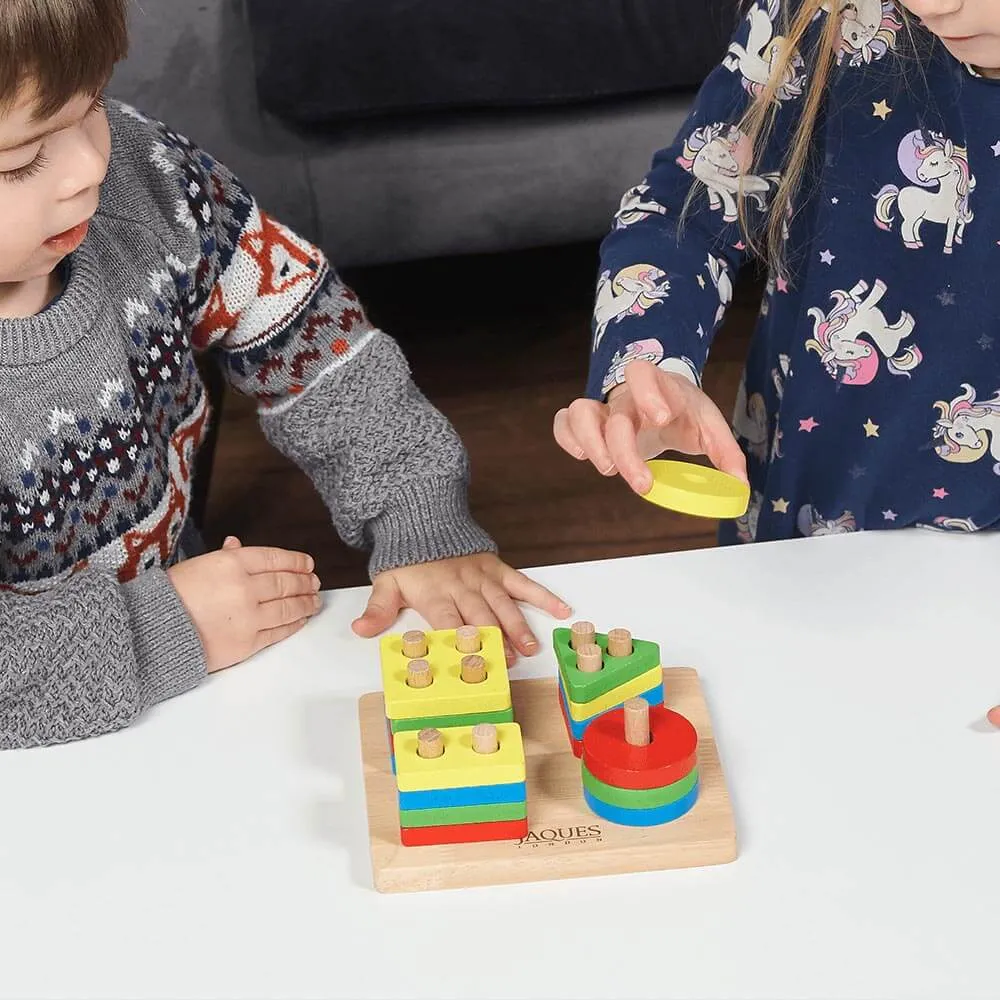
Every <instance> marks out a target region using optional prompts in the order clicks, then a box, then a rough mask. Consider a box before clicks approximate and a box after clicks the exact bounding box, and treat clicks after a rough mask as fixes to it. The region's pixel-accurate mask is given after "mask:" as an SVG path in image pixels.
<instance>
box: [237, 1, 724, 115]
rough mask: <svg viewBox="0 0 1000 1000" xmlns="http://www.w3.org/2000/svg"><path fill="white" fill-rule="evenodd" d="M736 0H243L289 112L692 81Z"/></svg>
mask: <svg viewBox="0 0 1000 1000" xmlns="http://www.w3.org/2000/svg"><path fill="white" fill-rule="evenodd" d="M736 6H737V0H247V10H248V14H249V17H250V25H251V30H252V33H253V37H254V51H255V62H256V71H257V86H258V95H259V98H260V101H261V103H262V105H263V106H264V107H266V108H267V109H268V110H270V111H272V112H274V113H275V114H277V115H279V116H281V117H283V118H286V119H288V120H291V121H296V122H300V123H304V124H322V123H330V122H335V121H338V120H343V119H345V118H357V117H365V116H372V115H379V114H392V113H409V112H414V111H440V110H455V109H460V108H475V107H505V108H512V107H528V106H532V105H553V104H567V103H575V102H580V101H588V100H595V99H600V98H606V97H621V96H626V95H631V94H642V93H657V92H664V91H669V90H672V89H678V88H690V87H695V86H697V85H698V84H699V83H700V82H701V81H702V79H703V78H704V76H705V75H706V73H707V72H708V71H709V70H710V69H711V67H712V66H713V65H714V64H715V63H716V62H717V61H718V59H719V58H720V56H721V54H722V53H723V51H724V50H725V46H726V43H727V41H728V39H729V37H730V35H731V32H732V29H733V26H734V24H735V19H736Z"/></svg>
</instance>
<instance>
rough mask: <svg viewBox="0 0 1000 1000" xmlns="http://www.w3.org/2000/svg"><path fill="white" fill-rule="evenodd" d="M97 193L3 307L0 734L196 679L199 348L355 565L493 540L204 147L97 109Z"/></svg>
mask: <svg viewBox="0 0 1000 1000" xmlns="http://www.w3.org/2000/svg"><path fill="white" fill-rule="evenodd" d="M108 117H109V120H110V124H111V131H112V156H111V163H110V166H109V170H108V175H107V178H106V180H105V182H104V185H103V187H102V191H101V201H100V208H99V210H98V212H97V215H96V216H95V218H94V219H93V221H92V223H91V227H90V232H89V234H88V236H87V239H86V241H85V242H84V244H83V246H82V247H80V249H79V250H77V251H76V252H75V253H74V254H73V255H72V256H71V257H70V258H69V263H68V268H67V279H66V287H65V290H64V292H63V293H62V295H61V296H60V297H59V298H58V299H57V300H55V301H54V302H53V303H52V304H51V305H50V306H49V307H48V308H47V309H46V310H44V311H43V312H42V313H40V314H39V315H37V316H33V317H31V318H29V319H22V320H0V391H2V394H3V400H4V403H3V407H2V408H0V747H5V748H7V747H16V746H29V745H38V744H44V743H52V742H58V741H65V740H71V739H77V738H81V737H86V736H90V735H95V734H99V733H102V732H107V731H110V730H114V729H117V728H120V727H123V726H125V725H128V724H129V723H130V722H132V721H133V720H134V719H135V718H136V717H137V716H138V715H139V714H140V713H141V712H142V711H143V710H144V709H146V708H148V707H149V706H151V705H153V704H155V703H156V702H158V701H160V700H162V699H164V698H168V697H170V696H172V695H175V694H178V693H180V692H182V691H184V690H186V689H189V688H191V687H192V686H193V685H195V684H197V683H198V681H199V680H200V679H201V678H202V677H203V676H204V673H205V663H204V657H203V652H202V648H201V644H200V641H199V639H198V636H197V633H196V631H195V629H194V627H193V625H192V623H191V620H190V618H189V617H188V615H187V613H186V611H185V609H184V607H183V605H182V604H181V602H180V600H179V598H178V596H177V593H176V592H175V591H174V589H173V587H172V586H171V584H170V582H169V579H168V577H167V574H166V572H165V569H166V568H167V567H169V566H170V564H171V563H172V562H174V561H175V560H176V559H178V558H179V557H180V549H179V542H180V538H181V534H182V531H183V530H184V528H185V524H186V520H187V515H188V505H189V498H190V495H191V479H192V471H193V459H194V456H195V453H196V451H197V449H198V446H199V444H200V442H201V441H202V439H203V437H204V435H205V431H206V426H207V422H208V419H209V412H208V403H207V399H206V392H205V389H204V386H203V384H202V382H201V380H200V379H199V376H198V371H197V367H196V364H195V354H196V352H201V351H208V350H212V351H213V353H214V355H215V356H216V357H217V359H218V363H219V364H221V365H222V367H223V369H224V371H225V373H226V375H227V377H228V381H229V383H230V384H231V385H232V387H233V388H235V389H236V390H238V391H240V392H243V393H246V394H249V395H251V396H253V397H254V398H255V399H256V400H257V401H258V403H259V409H260V419H261V424H262V427H263V430H264V432H265V434H266V436H267V438H268V439H269V440H270V442H271V443H272V444H274V445H275V446H276V447H278V448H280V449H281V450H282V451H283V452H284V453H285V454H286V455H288V456H289V457H290V458H292V459H293V460H294V461H295V462H296V463H297V464H299V465H300V466H301V467H302V468H303V469H304V470H305V471H306V472H307V473H308V474H309V475H310V476H311V478H312V480H313V482H314V483H315V485H316V487H317V489H318V490H319V491H320V493H321V494H322V496H323V498H324V500H325V501H326V503H327V505H328V506H329V508H330V510H331V513H332V516H333V520H334V524H335V526H336V528H337V530H338V532H339V533H340V535H341V536H342V537H343V538H344V539H345V540H346V541H347V542H348V543H350V544H353V545H356V546H368V547H370V548H371V550H372V557H371V563H370V569H371V572H372V573H373V574H374V573H378V572H380V571H382V570H385V569H388V568H392V567H397V566H401V565H405V564H411V563H415V562H423V561H428V560H433V559H439V558H445V557H450V556H458V555H465V554H471V553H474V552H481V551H488V550H492V549H493V543H492V542H491V540H490V539H489V537H488V536H487V535H486V534H485V533H484V532H483V531H482V530H481V529H480V528H479V527H477V525H476V524H475V523H474V522H473V521H472V520H471V518H470V515H469V512H468V507H467V497H466V491H467V476H468V473H467V459H466V455H465V452H464V449H463V447H462V445H461V443H460V441H459V440H458V438H457V436H456V435H455V433H454V431H453V430H452V428H451V427H450V425H449V424H448V423H447V421H446V420H445V419H444V417H443V416H442V415H441V414H440V413H438V412H437V411H436V410H435V409H434V408H433V407H431V405H430V404H429V403H428V402H427V400H426V399H424V397H423V396H422V395H421V394H420V393H419V392H418V390H417V389H416V388H415V386H414V385H413V382H412V380H411V378H410V374H409V370H408V368H407V365H406V362H405V360H404V358H403V357H402V355H401V352H400V351H399V349H398V347H397V346H396V344H395V343H394V342H393V341H392V340H391V339H390V338H389V337H387V336H386V335H385V334H383V333H381V332H380V331H378V330H376V329H373V328H372V326H371V325H370V324H369V322H368V320H367V319H366V316H365V314H364V312H363V310H362V308H361V306H360V305H359V303H358V301H357V299H356V297H355V296H354V294H353V293H352V292H351V291H350V290H349V289H348V288H346V287H345V286H344V285H343V284H342V283H341V282H340V281H339V280H338V278H337V276H336V275H335V273H334V272H333V271H332V270H331V268H330V266H329V265H328V263H327V261H326V260H325V259H324V257H323V255H322V254H321V253H320V252H319V251H318V250H317V249H316V248H315V247H312V246H310V245H308V244H307V243H305V242H303V241H302V240H301V239H299V238H297V237H296V236H295V235H294V234H292V233H291V232H289V231H288V230H287V229H285V228H283V227H282V226H281V225H280V224H279V223H277V222H276V221H274V220H273V219H271V218H269V217H268V216H267V215H266V214H264V213H263V212H262V211H261V210H260V209H259V208H258V206H257V205H256V203H255V202H254V200H253V198H252V197H251V196H250V194H248V192H247V191H246V190H245V189H244V188H243V187H242V186H241V184H240V183H239V181H238V180H237V179H236V178H234V177H233V176H232V174H231V173H229V171H227V170H226V169H225V168H224V167H223V166H222V165H221V164H219V163H217V162H216V161H215V160H213V159H212V158H211V157H209V156H208V155H206V154H205V153H204V152H202V151H200V150H198V149H196V148H195V147H194V146H192V145H191V144H190V143H189V142H188V141H187V140H186V139H185V138H183V137H182V136H180V135H177V134H176V133H174V132H172V131H170V130H169V129H168V128H166V127H165V126H163V125H161V124H159V123H157V122H154V121H150V120H149V119H147V118H145V117H144V116H142V115H141V114H139V113H138V112H136V111H135V110H134V109H132V108H129V107H126V106H124V105H121V104H116V103H109V106H108Z"/></svg>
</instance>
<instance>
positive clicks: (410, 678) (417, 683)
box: [406, 660, 434, 688]
mask: <svg viewBox="0 0 1000 1000" xmlns="http://www.w3.org/2000/svg"><path fill="white" fill-rule="evenodd" d="M433 683H434V675H433V674H432V673H431V665H430V664H429V663H428V662H427V661H426V660H410V662H409V663H407V664H406V684H407V687H411V688H425V687H430V686H431V684H433Z"/></svg>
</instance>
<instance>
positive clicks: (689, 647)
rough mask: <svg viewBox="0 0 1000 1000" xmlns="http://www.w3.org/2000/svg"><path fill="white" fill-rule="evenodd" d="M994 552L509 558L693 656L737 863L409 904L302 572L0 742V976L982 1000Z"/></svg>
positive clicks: (248, 987)
mask: <svg viewBox="0 0 1000 1000" xmlns="http://www.w3.org/2000/svg"><path fill="white" fill-rule="evenodd" d="M998 565H1000V537H997V536H994V537H988V538H987V537H965V536H939V535H935V534H932V533H930V532H920V531H916V532H900V533H891V534H890V533H884V534H868V535H858V536H854V537H836V538H825V539H816V540H811V541H800V542H791V543H781V544H771V545H760V546H753V547H750V548H741V549H734V550H709V551H703V552H692V553H685V554H673V555H666V556H656V557H648V558H642V559H634V560H622V561H616V562H610V563H592V564H586V565H577V566H572V567H555V568H548V569H544V570H540V571H537V572H536V573H535V575H536V576H537V577H538V578H539V579H541V580H542V581H544V582H545V583H547V584H549V585H550V586H552V587H553V588H555V589H557V590H558V591H559V592H560V593H562V594H563V595H564V596H565V597H566V598H567V599H568V600H569V601H570V603H571V604H573V606H574V611H575V615H576V616H578V617H585V618H590V619H592V620H594V621H595V623H596V624H597V625H598V628H600V629H602V630H603V629H606V628H608V627H613V626H616V625H624V626H626V627H628V628H631V629H632V631H633V632H634V633H635V634H636V635H638V636H640V637H645V638H650V639H656V640H658V641H659V642H660V643H661V645H662V649H663V659H664V663H665V664H670V663H677V664H685V665H691V666H695V667H697V668H698V670H699V671H700V673H701V677H702V680H703V683H704V686H705V689H706V693H707V696H708V700H709V705H710V708H711V711H712V714H713V718H714V722H715V728H716V734H717V737H718V741H719V746H720V751H721V754H722V760H723V765H724V767H725V770H726V774H727V778H728V782H729V787H730V791H731V793H732V796H733V800H734V804H735V809H736V815H737V828H738V833H739V838H740V844H741V855H740V858H739V860H738V861H736V862H735V863H734V864H732V865H728V866H721V867H716V868H708V869H700V870H687V871H678V872H663V873H655V874H644V875H631V876H618V877H613V878H596V879H581V880H571V881H565V882H549V883H543V884H535V885H522V886H512V887H506V888H496V889H479V890H466V891H461V892H442V893H425V894H416V895H386V896H382V895H379V894H377V893H376V892H374V891H373V889H372V888H371V883H370V869H369V860H368V852H367V831H366V819H365V808H364V794H363V788H362V784H361V765H360V759H359V749H358V729H357V720H356V702H357V698H358V696H359V695H360V694H362V693H363V692H365V691H368V690H374V689H376V688H377V687H378V684H379V682H378V673H377V649H376V646H375V645H374V644H373V643H370V642H368V643H366V642H363V641H361V640H359V639H356V638H354V637H353V636H352V635H351V633H350V630H349V623H350V621H351V618H352V617H353V616H354V615H355V614H356V613H358V612H359V611H360V609H361V607H362V604H363V600H364V596H365V595H364V591H362V590H354V591H342V592H332V593H329V594H327V595H326V602H327V603H326V608H325V610H324V611H323V612H322V613H321V614H320V615H319V616H318V617H317V619H316V620H315V621H314V622H313V623H311V624H310V626H309V627H308V628H307V629H306V630H305V631H304V632H303V633H302V634H300V635H299V636H296V637H295V638H294V639H292V640H290V641H289V642H287V643H286V644H285V645H283V646H281V647H279V648H277V649H275V650H272V651H270V652H268V653H267V654H265V655H262V656H260V657H259V658H257V659H256V660H254V661H252V662H251V663H248V664H245V665H243V666H241V667H239V668H237V669H234V670H232V671H229V672H227V673H226V674H224V675H221V676H218V677H216V678H215V679H213V680H211V681H210V682H209V683H207V684H205V685H204V686H203V687H201V688H200V689H199V690H197V691H196V692H193V693H191V694H188V695H185V696H184V697H181V698H177V699H175V700H173V701H172V702H170V703H168V704H166V705H163V706H161V707H160V708H158V709H157V710H155V711H154V712H152V713H150V715H149V716H148V717H147V718H146V719H145V720H144V721H143V722H142V723H141V724H139V725H137V726H136V727H134V728H133V729H131V730H129V731H127V732H124V733H121V734H118V735H114V736H110V737H105V738H103V739H98V740H93V741H90V742H86V743H82V744H76V745H71V746H66V747H59V748H54V749H48V750H41V751H27V752H13V753H6V754H2V755H0V789H2V795H3V803H2V818H0V995H2V996H3V997H11V998H13V997H17V998H29V997H54V996H58V997H102V998H109V1000H110V998H118V997H123V998H124V997H135V998H140V997H143V998H144V997H174V998H182V997H183V998H188V997H234V998H235V997H281V998H286V997H288V998H291V997H357V998H362V997H433V998H439V1000H440V998H445V997H463V998H473V997H573V998H587V997H618V998H624V997H628V998H630V997H659V998H674V997H677V998H680V997H684V998H695V997H698V998H709V997H711V998H727V1000H734V998H765V997H766V998H774V1000H777V998H795V1000H802V998H821V997H822V998H834V997H836V998H848V997H849V998H866V1000H867V998H888V997H891V998H902V997H928V998H930V997H933V998H942V1000H943V998H948V1000H958V998H966V997H991V998H995V997H996V996H998V994H1000V986H998V984H997V981H996V975H995V973H996V962H995V960H994V956H995V955H996V951H997V938H998V927H1000V915H998V905H1000V902H998V901H1000V864H998V863H997V855H998V843H1000V732H995V731H992V730H991V729H990V728H989V727H988V726H987V725H986V724H985V723H984V722H983V721H982V720H983V715H984V712H985V711H986V710H987V709H988V708H989V707H990V706H991V705H992V704H993V703H994V702H1000V657H998V655H997V648H998V642H997V634H998V632H1000V618H998V615H997V610H998V600H997V599H998V595H1000V588H998V578H1000V573H998ZM406 621H407V623H417V619H416V618H408V619H407V620H406ZM532 621H533V623H534V624H535V625H536V626H538V627H539V628H540V629H542V630H543V631H542V634H541V637H542V638H544V637H545V636H546V635H547V633H548V629H549V628H550V626H551V623H550V622H549V621H548V620H547V619H546V618H544V617H543V616H541V615H538V616H533V617H532ZM515 669H516V671H517V673H516V676H535V675H545V674H552V673H554V670H555V663H554V659H553V657H552V655H551V654H550V653H549V652H548V651H547V648H546V651H545V652H543V653H542V654H541V655H539V656H538V657H536V658H535V659H534V660H532V661H526V662H525V661H522V664H521V665H520V666H518V667H517V668H515ZM421 927H423V928H430V929H434V930H432V932H431V933H430V934H429V935H428V936H427V937H422V936H421V934H420V933H419V928H421Z"/></svg>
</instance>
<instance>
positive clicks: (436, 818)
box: [399, 802, 528, 830]
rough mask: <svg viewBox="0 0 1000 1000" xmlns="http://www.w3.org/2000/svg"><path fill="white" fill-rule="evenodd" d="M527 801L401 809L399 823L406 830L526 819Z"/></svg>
mask: <svg viewBox="0 0 1000 1000" xmlns="http://www.w3.org/2000/svg"><path fill="white" fill-rule="evenodd" d="M527 815H528V803H527V802H501V803H498V804H495V805H490V806H454V807H452V808H450V809H400V811H399V825H400V826H401V827H402V828H403V829H404V830H411V829H413V828H414V827H420V826H457V825H458V824H460V823H500V822H504V821H506V820H512V819H524V818H525V817H526V816H527Z"/></svg>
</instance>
